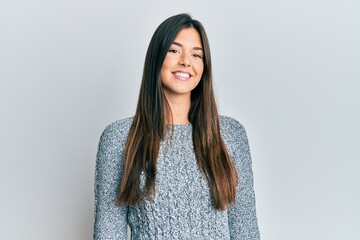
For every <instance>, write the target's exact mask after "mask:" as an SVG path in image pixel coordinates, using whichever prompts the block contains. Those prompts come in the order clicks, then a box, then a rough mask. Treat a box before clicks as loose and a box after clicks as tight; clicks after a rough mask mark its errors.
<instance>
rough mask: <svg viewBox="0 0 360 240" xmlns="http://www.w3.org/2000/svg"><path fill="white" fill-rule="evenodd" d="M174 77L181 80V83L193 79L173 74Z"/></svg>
mask: <svg viewBox="0 0 360 240" xmlns="http://www.w3.org/2000/svg"><path fill="white" fill-rule="evenodd" d="M173 75H174V77H175V78H176V79H178V80H181V81H187V80H190V78H191V77H188V78H187V77H180V76H179V75H176V74H173Z"/></svg>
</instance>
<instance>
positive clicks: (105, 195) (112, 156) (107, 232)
mask: <svg viewBox="0 0 360 240" xmlns="http://www.w3.org/2000/svg"><path fill="white" fill-rule="evenodd" d="M121 145H122V144H121V141H120V140H119V132H118V131H117V128H116V125H115V124H114V123H113V124H110V125H109V126H108V127H107V128H106V129H105V130H104V132H103V133H102V135H101V137H100V142H99V146H98V152H97V157H96V168H95V186H94V187H95V188H94V190H95V214H94V215H95V222H94V235H93V237H94V239H95V240H103V239H108V240H110V239H111V240H117V239H124V240H125V239H127V210H128V208H127V206H125V205H122V206H120V207H119V206H116V205H115V203H116V199H117V195H118V189H119V184H120V180H121V173H122V168H123V166H122V165H123V164H122V156H121V155H122V150H121Z"/></svg>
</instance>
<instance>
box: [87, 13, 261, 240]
mask: <svg viewBox="0 0 360 240" xmlns="http://www.w3.org/2000/svg"><path fill="white" fill-rule="evenodd" d="M128 225H129V226H130V229H131V239H260V236H259V230H258V226H257V219H256V210H255V195H254V189H253V174H252V166H251V156H250V151H249V145H248V140H247V136H246V132H245V129H244V127H243V126H242V125H241V124H240V123H239V122H238V121H237V120H235V119H233V118H230V117H225V116H219V115H218V111H217V106H216V102H215V99H214V93H213V86H212V73H211V57H210V48H209V43H208V39H207V36H206V33H205V30H204V28H203V26H202V25H201V23H200V22H198V21H196V20H193V19H192V18H191V17H190V16H189V15H187V14H179V15H176V16H172V17H170V18H168V19H166V20H165V21H164V22H163V23H161V25H160V26H159V27H158V28H157V30H156V31H155V33H154V35H153V37H152V39H151V42H150V45H149V47H148V51H147V54H146V59H145V66H144V72H143V78H142V83H141V89H140V95H139V100H138V105H137V109H136V113H135V116H134V117H131V118H126V119H123V120H119V121H116V122H114V123H112V124H110V125H109V126H107V127H106V129H105V130H104V132H103V134H102V135H101V138H100V142H99V148H98V154H97V161H96V173H95V225H94V239H127V236H128V234H127V229H128V227H127V226H128Z"/></svg>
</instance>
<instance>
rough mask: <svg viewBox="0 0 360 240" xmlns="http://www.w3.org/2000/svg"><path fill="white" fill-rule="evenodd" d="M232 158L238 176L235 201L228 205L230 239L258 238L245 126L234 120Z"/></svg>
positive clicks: (252, 239) (256, 239)
mask: <svg viewBox="0 0 360 240" xmlns="http://www.w3.org/2000/svg"><path fill="white" fill-rule="evenodd" d="M231 125H232V128H233V131H232V133H233V134H234V135H233V136H234V137H233V159H234V162H235V166H236V169H237V172H238V176H239V183H238V186H237V189H236V199H235V203H234V204H233V205H231V206H230V207H229V210H228V219H229V229H230V238H231V239H241V240H245V239H246V240H258V239H260V233H259V229H258V224H257V217H256V207H255V193H254V181H253V172H252V162H251V155H250V148H249V143H248V138H247V135H246V131H245V128H244V127H243V126H242V125H241V124H240V123H239V122H238V121H236V120H234V121H233V123H232V124H231Z"/></svg>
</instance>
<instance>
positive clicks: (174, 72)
mask: <svg viewBox="0 0 360 240" xmlns="http://www.w3.org/2000/svg"><path fill="white" fill-rule="evenodd" d="M177 72H180V73H186V74H189V76H190V77H192V76H193V75H192V74H191V73H189V72H186V71H181V70H180V71H173V72H172V73H177Z"/></svg>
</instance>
